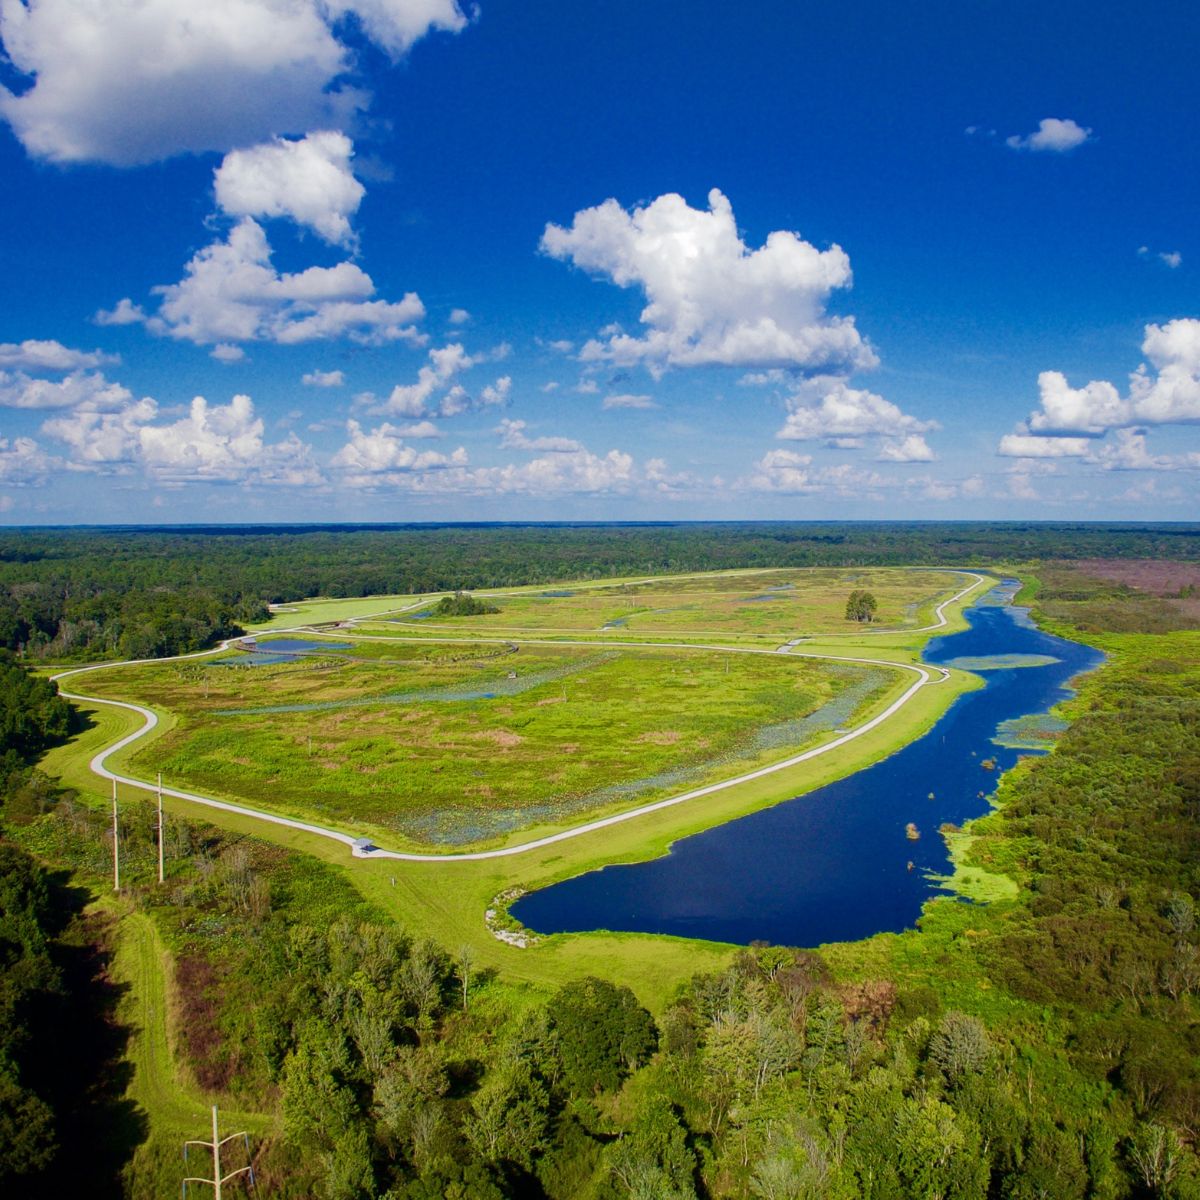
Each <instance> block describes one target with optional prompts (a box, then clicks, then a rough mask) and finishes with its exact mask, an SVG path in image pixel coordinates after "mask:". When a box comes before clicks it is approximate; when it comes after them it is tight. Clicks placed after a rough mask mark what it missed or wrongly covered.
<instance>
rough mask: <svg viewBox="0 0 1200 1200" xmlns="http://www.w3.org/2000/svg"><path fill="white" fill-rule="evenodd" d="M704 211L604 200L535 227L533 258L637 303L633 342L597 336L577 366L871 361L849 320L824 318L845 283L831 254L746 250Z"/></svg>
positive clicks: (839, 366)
mask: <svg viewBox="0 0 1200 1200" xmlns="http://www.w3.org/2000/svg"><path fill="white" fill-rule="evenodd" d="M708 202H709V207H708V209H707V210H702V209H695V208H691V207H690V206H689V205H688V203H687V202H686V201H685V200H684V199H683V197H682V196H678V195H674V194H668V195H664V196H660V197H658V199H657V200H654V201H653V202H652V203H650V204H648V205H646V206H645V207H644V208H635V209H633V210H632V211H630V212H627V211H626V210H625V209H624V208H622V207H621V205H620V204H618V203H617V201H616V200H606V201H605V202H604V203H603V204H600V205H598V206H597V207H595V208H588V209H584V210H582V211H580V212H577V213H576V214H575V217H574V220H573V221H572V223H571V225H570V227H568V228H563V227H562V226H559V225H547V226H546V230H545V232H544V234H543V235H542V241H541V248H542V250H543V251H544V252H545V253H547V254H549V255H551V256H552V257H554V258H557V259H561V260H566V261H570V262H572V263H574V264H575V265H576V266H578V267H580V268H582V269H583V270H586V271H592V272H595V273H597V274H599V275H602V276H607V277H608V278H609V279H611V280H612V281H613V282H614V283H616V284H618V285H619V286H621V287H637V288H640V289H641V290H642V291H643V292H644V294H645V296H646V299H647V302H648V303H647V305H646V307H645V308H644V309H643V310H642V313H641V321H642V324H643V325H644V326H645V327H646V332H645V335H644V336H643V337H634V336H632V335H629V334H626V333H622V332H620V331H618V330H609V331H602V334H601V338H598V339H592V340H590V341H589V342H587V344H586V345H585V346H584V347H583V350H582V351H581V354H580V357H581V358H582V359H583V360H584V361H593V362H594V361H609V362H613V363H617V364H623V365H631V364H635V363H644V364H645V365H646V366H647V367H649V368H650V369H651V370H652V371H656V372H657V371H661V370H662V369H664V368H666V367H669V366H680V367H683V366H700V365H707V364H724V365H740V366H748V367H773V366H788V367H799V368H804V369H806V370H818V369H820V370H832V369H836V370H850V369H853V368H856V367H867V366H873V365H875V363H876V361H877V360H876V357H875V354H874V352H873V351H872V350H871V348H870V347H869V346H868V345H867V343H866V342H865V341H864V340H863V339H862V337H861V336H860V335H859V332H858V330H857V328H856V327H855V324H854V318H853V317H839V316H830V315H829V314H827V313H826V311H825V307H826V303H827V301H828V299H829V297H830V295H831V293H832V292H833V291H834V290H835V289H838V288H844V287H848V286H849V285H850V282H851V272H850V260H849V258H848V257H847V256H846V254H845V252H844V251H843V250H842V249H841V247H840V246H831V247H830V248H829V249H828V250H818V249H817V248H816V247H815V246H813V245H811V244H810V243H808V242H806V241H804V240H803V239H802V238H800V237H799V236H798V235H796V234H795V233H791V232H788V231H787V230H776V231H774V232H773V233H771V234H769V235H768V237H767V240H766V242H765V244H764V245H762V246H761V247H759V248H758V249H754V250H752V249H750V248H749V247H748V246H747V245H746V243H745V242H744V241H743V240H742V238H741V236H740V235H739V234H738V230H737V224H736V222H735V220H734V216H733V209H732V207H731V206H730V203H729V201H728V200H727V199H726V198H725V196H724V195H723V194H722V193H721V192H720V191H719V190H717V189H716V188H714V189H713V190H712V191H711V192H710V193H709V196H708Z"/></svg>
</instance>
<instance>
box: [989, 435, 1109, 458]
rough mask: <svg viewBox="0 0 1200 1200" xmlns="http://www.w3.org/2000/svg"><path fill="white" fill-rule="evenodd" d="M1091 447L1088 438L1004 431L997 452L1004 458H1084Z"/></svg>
mask: <svg viewBox="0 0 1200 1200" xmlns="http://www.w3.org/2000/svg"><path fill="white" fill-rule="evenodd" d="M1092 448H1093V447H1092V443H1091V440H1090V439H1089V438H1082V437H1037V436H1035V435H1033V434H1028V433H1006V434H1005V435H1004V436H1003V437H1002V438H1001V439H1000V449H999V451H998V453H999V454H1002V455H1003V456H1004V457H1005V458H1086V457H1087V455H1088V454H1090V453H1091V451H1092Z"/></svg>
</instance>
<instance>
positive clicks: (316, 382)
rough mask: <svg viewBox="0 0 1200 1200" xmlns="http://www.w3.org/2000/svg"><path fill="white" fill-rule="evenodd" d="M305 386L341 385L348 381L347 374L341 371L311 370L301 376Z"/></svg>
mask: <svg viewBox="0 0 1200 1200" xmlns="http://www.w3.org/2000/svg"><path fill="white" fill-rule="evenodd" d="M300 382H301V383H302V384H304V386H305V387H321V388H329V387H341V386H342V385H343V384H344V383H345V382H346V376H345V374H344V373H343V372H341V371H309V372H308V373H307V374H305V375H302V376H301V377H300Z"/></svg>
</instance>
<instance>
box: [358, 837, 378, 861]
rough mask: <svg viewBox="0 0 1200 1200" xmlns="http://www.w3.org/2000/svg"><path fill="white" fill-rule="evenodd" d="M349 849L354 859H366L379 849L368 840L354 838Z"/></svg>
mask: <svg viewBox="0 0 1200 1200" xmlns="http://www.w3.org/2000/svg"><path fill="white" fill-rule="evenodd" d="M351 848H352V850H353V852H354V855H355V857H356V858H366V856H367V855H368V854H374V853H375V851H376V850H378V849H379V847H378V846H376V845H375V843H374V842H373V841H371V839H370V838H355V839H354V842H353V844H352V847H351Z"/></svg>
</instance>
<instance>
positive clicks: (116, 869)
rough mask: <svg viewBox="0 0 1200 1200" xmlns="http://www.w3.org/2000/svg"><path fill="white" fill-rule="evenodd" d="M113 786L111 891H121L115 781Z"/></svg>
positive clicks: (119, 835) (119, 840) (119, 836)
mask: <svg viewBox="0 0 1200 1200" xmlns="http://www.w3.org/2000/svg"><path fill="white" fill-rule="evenodd" d="M112 785H113V891H114V892H119V891H120V890H121V833H120V830H119V829H118V828H117V781H116V780H115V779H114V780H113V781H112Z"/></svg>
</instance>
